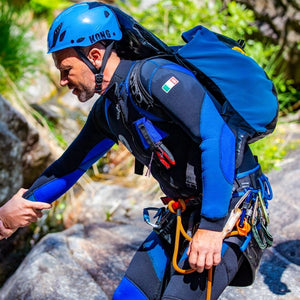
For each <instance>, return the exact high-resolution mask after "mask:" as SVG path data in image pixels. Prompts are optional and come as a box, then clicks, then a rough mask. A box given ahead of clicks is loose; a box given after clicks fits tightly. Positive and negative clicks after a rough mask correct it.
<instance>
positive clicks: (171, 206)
mask: <svg viewBox="0 0 300 300" xmlns="http://www.w3.org/2000/svg"><path fill="white" fill-rule="evenodd" d="M193 199H194V200H196V203H197V202H198V200H197V198H194V197H191V198H187V199H185V200H183V199H178V200H177V201H175V200H173V199H171V198H169V197H163V198H162V201H163V202H164V203H165V204H167V207H168V209H167V211H166V210H165V208H164V207H162V208H155V207H148V208H145V209H144V220H145V222H146V223H147V224H149V225H151V226H152V227H153V229H154V230H155V229H160V228H161V226H162V225H161V224H164V223H165V220H166V219H167V217H168V216H169V215H170V214H175V215H176V231H175V245H174V252H173V257H172V265H173V267H174V269H175V271H177V272H178V273H180V274H191V273H193V272H195V271H196V270H195V269H182V268H180V267H179V266H178V263H177V258H178V252H179V244H180V234H182V236H183V237H184V238H185V239H186V240H187V241H189V242H190V241H191V240H192V237H191V236H190V235H189V234H188V233H187V232H186V231H185V230H184V228H183V225H182V220H181V213H182V212H184V211H185V210H186V206H187V203H188V202H189V201H191V202H192V201H193ZM194 202H195V201H194ZM198 203H199V202H198ZM149 210H154V211H157V213H156V214H155V215H154V218H157V221H156V223H155V224H154V223H152V222H151V221H150V216H149ZM189 231H190V230H189ZM190 234H191V232H190ZM212 272H213V268H210V269H209V270H208V278H207V292H206V300H209V299H210V298H211V288H212Z"/></svg>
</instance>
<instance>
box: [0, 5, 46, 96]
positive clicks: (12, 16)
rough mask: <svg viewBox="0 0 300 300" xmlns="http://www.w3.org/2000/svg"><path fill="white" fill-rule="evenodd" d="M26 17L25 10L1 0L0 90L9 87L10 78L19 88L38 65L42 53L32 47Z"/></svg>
mask: <svg viewBox="0 0 300 300" xmlns="http://www.w3.org/2000/svg"><path fill="white" fill-rule="evenodd" d="M21 16H22V17H21ZM28 19H30V18H29V17H28V16H27V15H26V13H24V12H21V11H19V10H16V9H14V8H13V7H11V6H10V5H8V3H7V2H6V1H3V2H0V45H1V47H0V68H1V69H2V70H1V72H0V93H4V92H5V91H7V90H8V89H9V86H10V84H9V82H10V81H12V82H14V84H16V85H17V87H18V88H19V89H21V88H22V87H23V86H24V85H25V84H26V82H27V80H28V79H30V75H32V74H33V72H34V71H35V70H36V68H37V67H38V66H39V65H40V64H41V61H42V60H41V54H40V53H39V52H38V51H33V50H32V47H31V41H32V40H33V36H32V35H31V34H30V31H29V28H30V22H29V21H28Z"/></svg>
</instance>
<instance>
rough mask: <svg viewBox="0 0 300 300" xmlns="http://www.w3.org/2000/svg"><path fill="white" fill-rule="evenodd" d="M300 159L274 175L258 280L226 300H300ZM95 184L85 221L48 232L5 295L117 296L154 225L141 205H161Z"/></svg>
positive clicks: (299, 153) (299, 155) (296, 155)
mask: <svg viewBox="0 0 300 300" xmlns="http://www.w3.org/2000/svg"><path fill="white" fill-rule="evenodd" d="M299 159H300V149H298V150H296V151H294V152H292V153H291V154H290V155H289V156H288V157H287V158H286V159H285V161H284V163H283V164H282V167H281V169H280V170H277V171H273V172H271V173H270V174H269V175H268V177H269V179H270V181H271V182H272V186H273V192H274V199H273V200H272V202H271V203H270V214H271V220H272V222H271V225H270V231H271V233H272V234H273V236H274V247H273V248H271V249H268V250H267V251H266V252H265V254H264V256H263V260H262V264H261V266H260V268H259V271H258V273H257V279H256V281H255V283H254V284H253V285H252V286H250V287H245V288H236V287H228V288H227V289H226V290H225V291H224V293H223V294H222V296H221V297H220V299H221V300H225V299H228V300H231V299H232V300H234V299H236V298H237V297H239V298H240V297H242V299H246V300H247V299H249V300H252V299H256V300H260V299H261V300H273V299H284V300H289V299H290V300H292V299H293V300H294V299H300V296H299V295H300V286H299V281H300V252H299V249H300V247H299V246H300V242H299V241H300V220H299V216H300V208H299V207H298V205H297V199H299V196H300V186H299V184H298V180H299V178H300V165H299V163H298V161H299ZM94 189H95V190H96V193H95V196H94V197H93V199H90V198H85V200H84V201H86V203H88V205H87V206H86V207H85V208H84V209H83V210H82V211H81V216H80V219H81V220H85V221H84V222H83V223H82V224H76V225H74V226H72V227H70V228H69V229H68V230H65V231H64V232H61V233H55V234H48V235H47V236H46V237H44V238H43V239H42V240H41V241H40V243H39V244H38V245H37V246H35V247H34V248H33V250H32V251H31V252H30V254H29V255H28V256H27V257H26V259H25V260H24V261H23V263H22V264H21V266H20V267H19V269H18V270H17V271H16V272H15V274H14V275H13V276H12V277H10V279H9V280H8V281H7V282H6V284H5V285H4V286H3V287H2V289H1V292H0V299H3V300H4V299H5V300H10V299H11V300H13V299H32V300H35V299H36V300H40V299H45V300H47V299H53V300H54V299H61V300H69V299H70V300H71V299H72V300H74V299H78V300H79V299H80V300H85V299H103V300H104V299H105V300H106V299H111V296H112V294H113V291H114V289H115V288H116V286H117V285H118V283H119V281H120V280H121V278H122V276H123V274H124V271H125V270H126V267H127V266H128V264H129V262H130V259H131V257H132V255H133V254H134V251H135V250H136V249H137V247H138V245H139V244H140V243H141V242H142V241H143V239H144V238H145V237H146V236H147V234H148V233H149V230H150V229H149V227H148V226H146V225H145V224H144V223H143V221H142V220H141V208H142V207H144V206H147V205H149V204H150V205H155V206H156V205H159V202H156V203H151V201H149V200H148V201H147V199H144V200H143V201H140V197H139V195H138V194H136V192H135V191H134V190H132V189H129V188H122V187H120V186H113V185H103V184H99V183H98V184H96V186H94ZM119 203H121V205H120V207H119ZM146 203H147V204H146ZM114 207H119V208H117V209H115V208H114ZM112 209H113V210H114V211H115V214H114V215H113V220H114V222H104V221H103V217H104V215H103V211H104V212H105V211H112ZM128 210H130V216H131V218H128V217H127V213H128Z"/></svg>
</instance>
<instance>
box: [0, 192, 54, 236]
mask: <svg viewBox="0 0 300 300" xmlns="http://www.w3.org/2000/svg"><path fill="white" fill-rule="evenodd" d="M25 192H26V190H25V189H20V190H19V191H18V193H17V194H15V195H14V196H13V197H12V198H11V199H10V200H9V201H8V202H6V203H5V204H4V205H3V206H2V207H0V220H1V223H0V235H1V236H3V235H4V236H3V237H5V238H7V237H8V236H10V235H11V234H13V233H14V232H15V231H16V230H17V229H18V228H19V227H24V226H27V225H29V224H30V223H32V222H36V221H37V219H38V218H41V217H42V215H43V213H42V212H41V209H49V208H51V207H52V205H51V204H49V203H44V202H33V201H29V200H26V199H24V198H23V197H22V196H23V194H24V193H25ZM3 237H2V238H3ZM0 238H1V237H0Z"/></svg>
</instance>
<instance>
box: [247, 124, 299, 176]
mask: <svg viewBox="0 0 300 300" xmlns="http://www.w3.org/2000/svg"><path fill="white" fill-rule="evenodd" d="M285 131H286V130H283V129H282V128H281V129H280V128H279V129H276V130H275V132H274V133H273V134H272V135H269V136H267V137H265V138H264V139H262V140H259V141H257V142H255V143H254V144H251V145H250V148H251V150H252V152H253V153H254V154H255V155H257V156H258V158H259V163H260V165H261V168H262V170H263V172H266V173H267V172H269V171H271V170H272V169H274V168H275V169H276V168H278V165H279V164H280V162H281V161H282V159H283V158H284V156H285V155H286V154H287V153H288V152H289V151H290V150H293V149H295V148H298V147H299V146H300V142H299V141H294V142H288V141H287V140H286V139H285V136H286V135H287V133H286V132H285Z"/></svg>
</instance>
